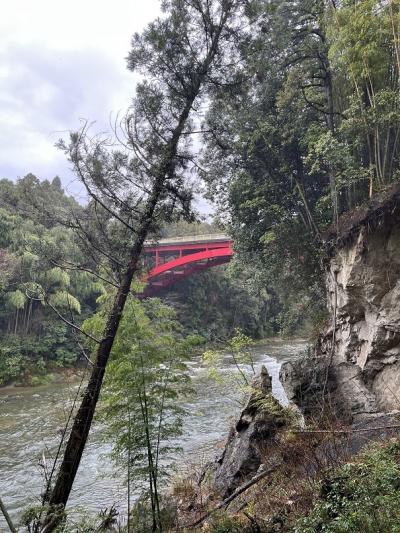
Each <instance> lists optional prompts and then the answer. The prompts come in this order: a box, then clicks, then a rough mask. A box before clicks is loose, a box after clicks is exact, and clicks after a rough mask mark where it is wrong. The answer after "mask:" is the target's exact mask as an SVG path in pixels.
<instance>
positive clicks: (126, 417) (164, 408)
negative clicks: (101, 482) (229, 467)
mask: <svg viewBox="0 0 400 533" xmlns="http://www.w3.org/2000/svg"><path fill="white" fill-rule="evenodd" d="M110 300H111V299H110V298H109V297H103V298H101V303H102V306H101V310H100V311H99V312H98V313H97V314H95V315H94V316H93V317H91V318H89V319H88V320H87V321H86V322H85V324H84V328H85V329H86V330H87V331H90V332H91V333H92V334H94V335H96V334H98V332H99V331H101V330H102V328H103V327H104V319H105V316H107V313H108V311H109V307H110V303H109V302H110ZM194 344H196V339H195V338H193V337H188V338H184V337H182V335H181V328H180V326H179V324H178V323H177V322H176V319H175V313H174V311H173V310H172V309H170V308H169V307H167V306H166V305H165V304H162V303H161V301H160V300H157V299H151V300H148V301H146V302H144V303H140V302H139V301H138V300H134V299H133V298H132V299H130V300H129V301H128V302H127V304H126V306H125V310H124V313H123V317H122V320H121V325H120V328H119V330H118V334H117V337H116V339H115V342H114V345H113V350H112V359H111V361H110V363H109V365H108V367H107V374H106V387H105V391H104V393H103V396H102V400H103V402H102V409H101V419H102V420H103V421H104V422H105V424H106V438H108V439H111V440H112V441H113V443H114V446H113V452H112V458H113V460H114V462H115V463H116V465H117V466H118V467H119V468H120V469H121V470H122V472H123V473H124V475H125V477H126V478H127V483H128V489H130V486H131V484H133V482H134V481H139V482H140V483H141V485H140V486H141V487H142V489H143V490H144V491H145V495H147V497H148V498H149V499H150V500H151V502H152V506H151V507H152V509H153V510H154V512H155V513H156V516H157V520H156V521H158V522H159V521H162V516H161V507H160V502H159V493H158V490H159V488H158V487H159V484H160V483H161V481H162V480H163V479H165V477H166V476H168V475H169V472H170V470H171V464H170V455H171V453H172V452H176V451H178V449H179V448H178V446H177V443H176V437H177V436H178V435H180V433H181V426H182V417H183V415H184V414H185V412H184V410H183V409H182V408H181V407H180V398H181V396H182V395H183V394H186V393H188V392H189V390H190V387H189V376H188V372H187V368H186V365H185V364H184V360H187V358H188V355H189V352H190V350H191V349H192V347H193V345H194ZM136 486H137V485H136ZM146 487H147V488H146Z"/></svg>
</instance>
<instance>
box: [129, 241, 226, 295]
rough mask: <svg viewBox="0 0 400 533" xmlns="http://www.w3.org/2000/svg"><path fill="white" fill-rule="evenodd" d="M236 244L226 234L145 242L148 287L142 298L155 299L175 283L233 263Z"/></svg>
mask: <svg viewBox="0 0 400 533" xmlns="http://www.w3.org/2000/svg"><path fill="white" fill-rule="evenodd" d="M232 245H233V241H232V239H231V238H230V237H228V236H227V235H223V234H211V235H195V236H189V237H171V238H168V239H161V240H159V241H156V242H152V241H146V242H145V244H144V249H143V254H144V255H143V266H144V269H145V270H147V274H146V275H145V277H144V281H145V282H146V287H145V289H144V290H143V292H142V294H140V295H139V297H140V298H147V297H149V296H153V295H154V294H156V293H157V292H158V291H159V290H161V289H163V288H165V287H169V286H170V285H173V284H174V283H175V282H176V281H178V280H180V279H183V278H186V277H188V276H191V275H192V274H194V273H195V272H201V271H202V270H205V269H207V268H211V267H213V266H217V265H222V264H224V263H227V262H228V261H230V259H231V258H232V255H233V247H232Z"/></svg>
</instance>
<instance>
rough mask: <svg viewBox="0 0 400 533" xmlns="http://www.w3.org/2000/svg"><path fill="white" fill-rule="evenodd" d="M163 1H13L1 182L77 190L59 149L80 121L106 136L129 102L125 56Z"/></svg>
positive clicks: (1, 62)
mask: <svg viewBox="0 0 400 533" xmlns="http://www.w3.org/2000/svg"><path fill="white" fill-rule="evenodd" d="M158 13H159V1H158V0H113V1H112V2H111V1H109V0H108V1H106V0H68V2H57V1H55V0H10V1H7V2H6V1H4V2H2V9H1V18H0V35H1V39H0V126H1V127H0V178H8V179H12V180H15V179H16V178H18V177H19V176H24V175H25V174H27V173H28V172H32V173H33V174H35V175H37V176H38V177H39V178H42V179H45V178H47V179H52V178H53V177H54V176H55V175H59V176H60V177H61V179H62V180H63V184H64V187H65V188H66V190H67V191H70V192H73V191H74V190H76V188H75V187H76V186H74V183H73V175H72V174H71V172H70V171H69V168H68V163H67V162H66V160H65V156H64V155H63V154H62V153H61V152H59V151H58V150H57V149H56V148H54V143H55V142H56V141H57V140H58V139H59V138H60V137H61V136H63V135H65V133H63V132H65V131H67V130H69V129H76V128H77V127H78V126H79V119H80V118H84V119H87V120H89V121H97V125H96V127H98V129H99V130H103V129H104V127H106V126H107V125H108V122H109V116H110V113H116V112H118V111H119V110H124V109H125V108H126V107H127V105H128V104H129V102H130V98H131V96H132V95H133V91H134V86H135V77H134V75H133V74H132V73H130V72H129V71H128V70H127V69H126V61H125V57H126V56H127V53H128V50H129V48H130V39H131V36H132V34H133V33H134V32H136V31H140V30H141V29H142V28H143V27H144V26H145V25H146V24H147V23H148V22H149V21H150V20H152V19H153V18H155V17H156V16H157V14H158Z"/></svg>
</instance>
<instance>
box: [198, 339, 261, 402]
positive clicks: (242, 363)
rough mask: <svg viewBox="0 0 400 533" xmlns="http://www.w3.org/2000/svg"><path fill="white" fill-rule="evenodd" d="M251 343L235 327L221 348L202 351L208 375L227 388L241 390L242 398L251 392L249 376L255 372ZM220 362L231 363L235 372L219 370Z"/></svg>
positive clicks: (250, 340)
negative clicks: (219, 349)
mask: <svg viewBox="0 0 400 533" xmlns="http://www.w3.org/2000/svg"><path fill="white" fill-rule="evenodd" d="M251 344H252V339H250V337H247V336H246V335H244V333H243V332H242V331H240V330H239V329H237V330H236V331H235V334H234V335H233V337H231V338H230V339H229V340H228V341H227V344H226V347H225V348H224V349H223V350H221V351H216V350H206V351H205V352H204V353H203V362H204V364H205V365H206V366H207V367H208V375H209V377H210V378H211V379H213V380H214V381H215V382H216V383H219V384H221V385H224V386H226V387H227V390H229V387H232V388H233V389H234V390H240V391H242V393H243V399H244V397H245V396H246V395H247V394H249V392H252V389H251V386H250V382H251V376H254V374H255V369H254V362H253V359H252V355H251V351H250V347H251ZM222 362H224V363H225V364H226V363H229V364H231V365H232V366H233V367H235V370H236V372H223V371H221V364H222Z"/></svg>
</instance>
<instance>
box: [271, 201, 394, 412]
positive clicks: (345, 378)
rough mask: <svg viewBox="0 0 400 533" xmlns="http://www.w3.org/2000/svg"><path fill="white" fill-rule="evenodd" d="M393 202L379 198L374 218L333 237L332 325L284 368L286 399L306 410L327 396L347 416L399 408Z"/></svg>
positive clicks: (330, 275) (329, 277) (328, 274)
mask: <svg viewBox="0 0 400 533" xmlns="http://www.w3.org/2000/svg"><path fill="white" fill-rule="evenodd" d="M396 198H397V197H396ZM399 201H400V200H398V199H395V202H397V203H398V202H399ZM393 202H394V201H393ZM393 202H391V203H390V210H391V211H390V213H385V206H384V205H382V204H379V209H380V216H381V217H382V218H381V219H380V222H379V223H377V222H375V223H374V224H372V223H371V224H370V223H369V222H368V221H366V222H365V223H363V224H361V225H360V226H359V227H358V226H357V227H355V228H352V229H351V238H347V239H342V240H341V241H340V239H338V241H339V242H340V244H339V245H336V248H335V251H334V253H332V254H331V257H330V260H329V263H328V265H327V271H326V285H327V293H328V310H329V313H330V315H331V320H330V324H329V325H328V326H327V328H326V329H325V331H324V332H323V334H322V335H321V337H320V339H319V340H318V342H317V344H316V346H315V349H314V353H313V356H312V357H310V358H309V359H308V360H302V361H297V362H295V363H286V364H285V365H283V367H282V369H281V380H282V383H283V386H284V388H285V391H286V393H287V395H288V397H289V400H291V401H292V402H294V403H296V404H297V405H298V406H299V408H300V409H301V410H302V412H303V413H304V414H305V415H309V414H311V413H312V411H313V410H314V412H315V409H316V408H318V405H319V406H320V408H321V406H322V404H323V403H325V404H326V403H327V402H328V403H329V405H330V406H331V407H332V408H333V410H334V411H335V413H336V415H338V416H340V417H341V418H343V419H345V420H346V421H349V422H351V421H352V420H353V419H354V417H357V416H360V415H365V416H367V415H368V414H373V413H379V412H387V411H392V410H400V393H398V391H399V387H400V219H399V217H397V216H396V217H392V216H391V214H392V212H393V209H394V207H393V206H394V205H395V204H394V203H393ZM396 205H397V204H396ZM398 207H399V206H397V208H398ZM397 210H398V209H397ZM349 234H350V233H349ZM335 315H336V322H335V323H334V319H333V317H334V316H335ZM323 397H324V399H323Z"/></svg>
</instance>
